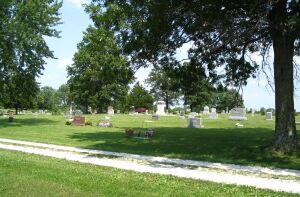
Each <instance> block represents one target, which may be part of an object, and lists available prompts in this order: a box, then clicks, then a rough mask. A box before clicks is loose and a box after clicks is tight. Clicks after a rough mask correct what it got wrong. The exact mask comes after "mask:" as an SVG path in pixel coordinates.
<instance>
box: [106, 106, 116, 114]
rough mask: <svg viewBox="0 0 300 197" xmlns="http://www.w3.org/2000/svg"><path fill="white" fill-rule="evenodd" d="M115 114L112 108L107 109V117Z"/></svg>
mask: <svg viewBox="0 0 300 197" xmlns="http://www.w3.org/2000/svg"><path fill="white" fill-rule="evenodd" d="M114 114H115V110H114V108H113V107H112V106H108V107H107V115H114Z"/></svg>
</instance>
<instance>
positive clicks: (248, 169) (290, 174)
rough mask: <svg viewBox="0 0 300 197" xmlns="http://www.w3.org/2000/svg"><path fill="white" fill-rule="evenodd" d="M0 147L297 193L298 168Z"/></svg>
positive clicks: (11, 143)
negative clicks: (286, 168) (272, 167)
mask: <svg viewBox="0 0 300 197" xmlns="http://www.w3.org/2000/svg"><path fill="white" fill-rule="evenodd" d="M0 149H6V150H14V151H20V152H24V153H31V154H37V155H43V156H50V157H55V158H60V159H65V160H69V161H77V162H81V163H89V164H94V165H100V166H108V167H114V168H119V169H124V170H132V171H137V172H148V173H158V174H163V175H173V176H177V177H185V178H193V179H201V180H206V181H212V182H217V183H226V184H236V185H247V186H253V187H257V188H263V189H270V190H274V191H284V192H291V193H299V194H300V171H297V170H284V169H270V168H262V167H252V166H240V165H233V164H221V163H210V162H200V161H193V160H181V159H169V158H165V157H152V156H144V155H136V154H128V153H116V152H110V151H101V150H91V149H81V148H74V147H68V146H57V145H52V144H43V143H34V142H26V141H19V140H10V139H3V138H0Z"/></svg>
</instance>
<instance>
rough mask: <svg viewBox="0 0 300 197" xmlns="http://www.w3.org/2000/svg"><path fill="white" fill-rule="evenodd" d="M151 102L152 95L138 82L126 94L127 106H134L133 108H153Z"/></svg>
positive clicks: (152, 100)
mask: <svg viewBox="0 0 300 197" xmlns="http://www.w3.org/2000/svg"><path fill="white" fill-rule="evenodd" d="M153 102H154V99H153V97H152V96H151V95H150V94H149V92H148V91H147V90H146V89H145V88H144V87H143V86H142V85H140V84H139V82H137V83H136V84H135V85H134V86H133V88H132V90H131V91H130V93H129V95H128V104H129V106H134V107H135V108H141V107H142V108H146V109H153Z"/></svg>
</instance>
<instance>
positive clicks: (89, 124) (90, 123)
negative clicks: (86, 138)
mask: <svg viewBox="0 0 300 197" xmlns="http://www.w3.org/2000/svg"><path fill="white" fill-rule="evenodd" d="M85 125H88V126H93V123H92V122H91V121H86V122H85Z"/></svg>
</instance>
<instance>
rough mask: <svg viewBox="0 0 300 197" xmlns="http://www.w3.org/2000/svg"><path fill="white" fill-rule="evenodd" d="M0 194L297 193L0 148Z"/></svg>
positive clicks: (131, 195) (156, 194)
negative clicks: (99, 164) (100, 164)
mask: <svg viewBox="0 0 300 197" xmlns="http://www.w3.org/2000/svg"><path fill="white" fill-rule="evenodd" d="M0 158H1V160H0V196H1V197H11V196H15V197H17V196H22V197H27V196H28V197H35V196H67V197H69V196H85V197H86V196H93V197H94V196H109V197H111V196H130V197H133V196H173V197H175V196H205V197H209V196H224V197H225V196H230V197H231V196H241V197H244V196H268V197H273V196H274V197H275V196H297V195H295V194H288V193H277V192H272V191H268V190H260V189H255V188H253V187H245V186H234V185H224V184H216V183H211V182H206V181H199V180H192V179H184V178H176V177H172V176H161V175H156V174H149V173H143V174H141V173H136V172H131V171H124V170H118V169H114V168H108V167H99V166H95V165H89V164H80V163H76V162H68V161H65V160H59V159H55V158H48V157H42V156H37V155H30V154H23V153H18V152H13V151H4V150H0Z"/></svg>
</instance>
